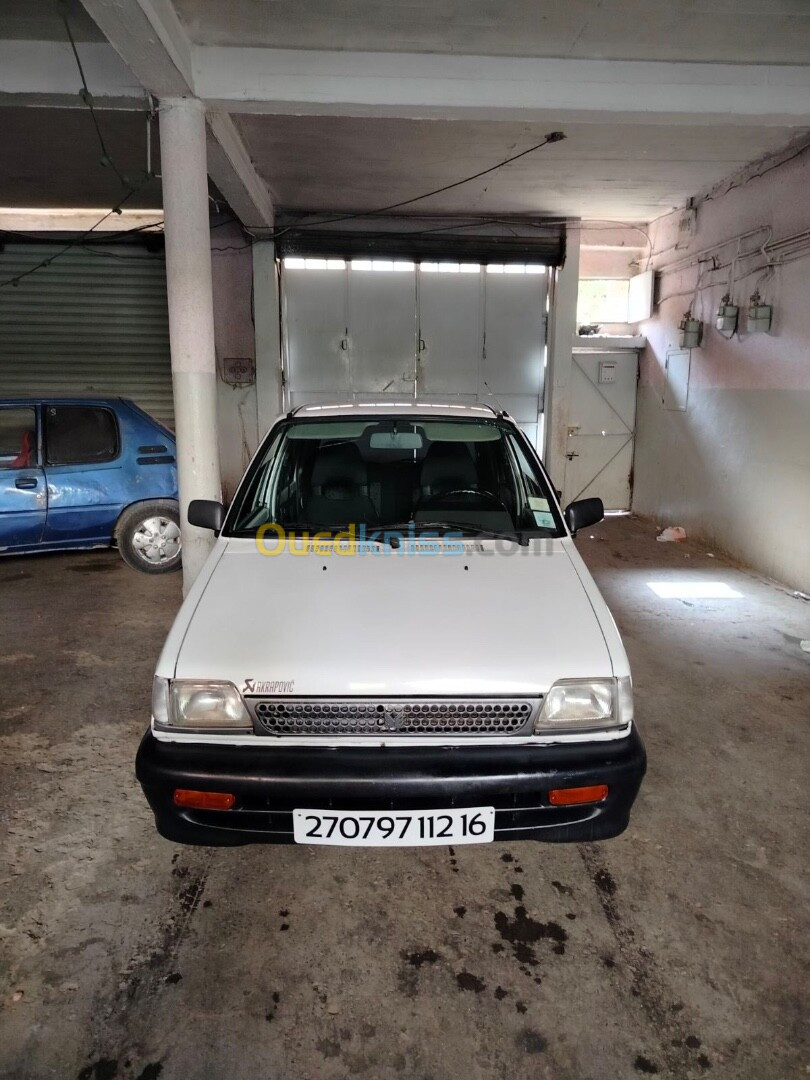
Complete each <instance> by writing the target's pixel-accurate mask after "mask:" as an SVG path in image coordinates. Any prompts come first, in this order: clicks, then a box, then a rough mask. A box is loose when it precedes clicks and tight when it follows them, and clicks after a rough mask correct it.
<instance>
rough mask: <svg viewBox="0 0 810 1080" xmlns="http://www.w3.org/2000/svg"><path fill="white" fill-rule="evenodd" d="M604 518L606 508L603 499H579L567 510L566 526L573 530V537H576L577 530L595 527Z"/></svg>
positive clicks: (567, 507)
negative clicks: (589, 526) (590, 526)
mask: <svg viewBox="0 0 810 1080" xmlns="http://www.w3.org/2000/svg"><path fill="white" fill-rule="evenodd" d="M604 516H605V508H604V506H603V505H602V500H601V499H579V500H578V501H577V502H572V503H569V504H568V506H566V508H565V524H566V525H567V526H568V528H569V529H570V530H571V535H572V536H576V534H577V529H584V528H586V527H587V526H588V525H595V524H596V523H597V521H601V520H602V518H603V517H604Z"/></svg>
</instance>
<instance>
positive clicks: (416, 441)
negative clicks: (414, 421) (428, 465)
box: [369, 431, 424, 450]
mask: <svg viewBox="0 0 810 1080" xmlns="http://www.w3.org/2000/svg"><path fill="white" fill-rule="evenodd" d="M423 443H424V440H423V439H422V436H421V435H420V434H419V432H418V431H375V432H373V433H372V435H371V438H370V439H369V446H370V447H371V449H372V450H421V449H422V446H423Z"/></svg>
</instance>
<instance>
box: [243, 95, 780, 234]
mask: <svg viewBox="0 0 810 1080" xmlns="http://www.w3.org/2000/svg"><path fill="white" fill-rule="evenodd" d="M236 122H237V126H238V128H239V130H240V131H241V133H242V135H243V138H244V141H245V145H246V146H247V148H248V151H249V153H250V155H251V158H252V160H253V162H254V164H255V165H256V168H257V170H258V172H259V174H260V175H262V176H263V177H264V179H265V180H266V182H267V184H268V186H269V187H270V189H271V192H272V193H273V196H274V201H275V203H276V205H277V206H278V207H280V208H284V209H301V210H323V209H326V210H350V211H353V210H368V209H371V208H377V207H380V206H384V205H388V204H390V203H395V202H398V201H400V200H402V199H408V198H410V197H412V196H414V195H419V194H421V193H422V192H424V191H428V190H430V189H432V188H438V187H441V186H443V185H444V184H449V183H452V182H454V181H456V180H460V179H462V178H463V177H464V176H468V175H471V174H473V173H475V172H478V171H480V170H482V169H485V168H487V167H489V166H491V165H494V164H496V163H497V162H498V161H501V160H503V159H504V158H506V157H509V156H511V155H512V154H515V153H519V152H520V151H521V150H524V149H526V148H528V147H529V146H531V145H533V144H534V143H537V142H539V141H540V139H541V138H542V137H543V135H544V134H545V132H546V131H548V130H549V127H550V126H553V125H549V124H545V125H537V124H525V123H507V122H488V121H483V122H467V121H462V120H455V121H433V120H402V119H380V118H356V117H322V116H320V117H319V116H255V115H241V116H237V117H236ZM565 129H566V133H567V135H568V138H567V139H566V141H565V142H562V143H555V144H553V145H551V146H548V147H545V148H543V149H542V150H539V151H537V152H536V153H534V154H530V155H528V156H527V157H525V158H523V159H521V160H520V161H517V162H515V163H514V164H512V165H508V166H506V167H505V168H503V169H501V170H499V171H497V172H495V173H492V174H490V175H489V176H486V177H482V178H481V179H480V180H476V181H473V182H471V183H470V184H464V185H462V186H461V187H458V188H455V189H454V190H453V191H449V192H446V193H444V194H442V195H437V196H433V197H431V198H430V199H425V200H424V201H421V202H419V203H418V204H415V205H414V206H412V207H410V208H408V209H407V210H406V211H405V212H410V213H434V212H435V213H473V214H481V213H484V214H490V213H550V214H559V215H570V216H582V217H590V218H618V219H621V220H630V221H649V220H651V219H652V218H655V217H659V216H660V215H661V214H663V213H666V212H667V211H668V210H670V209H671V208H672V207H674V206H677V205H679V204H680V205H682V204H683V202H684V200H685V199H686V198H687V197H688V196H689V195H691V194H694V193H695V192H697V191H698V190H699V189H701V188H702V187H705V186H706V185H708V184H711V183H713V182H715V181H717V180H720V179H722V178H723V177H724V176H726V175H728V174H729V173H731V172H733V171H735V170H736V169H737V168H739V167H740V166H742V165H744V164H746V163H747V162H749V161H751V160H752V159H754V158H756V157H758V156H760V155H762V154H764V153H766V152H768V151H770V150H774V149H777V148H779V147H781V146H782V145H783V144H784V143H786V142H787V141H788V140H789V139H790V138H791V137H792V135H793V134H794V133H795V129H792V128H781V127H768V128H764V127H759V128H750V127H742V126H737V127H728V126H722V127H718V126H694V127H693V126H688V125H686V126H684V125H678V126H673V125H666V126H656V125H644V126H638V125H618V124H604V125H596V124H566V125H565Z"/></svg>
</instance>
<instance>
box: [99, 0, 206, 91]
mask: <svg viewBox="0 0 810 1080" xmlns="http://www.w3.org/2000/svg"><path fill="white" fill-rule="evenodd" d="M82 4H83V5H84V7H85V8H86V9H87V12H88V14H89V15H90V17H91V18H92V19H93V21H94V22H95V23H96V25H97V26H98V27H99V29H100V30H101V31H102V33H103V34H104V36H105V37H106V38H107V40H108V41H109V42H110V44H111V45H112V46H113V48H114V49H115V51H116V52H117V53H118V55H119V56H120V57H121V59H122V60H123V61H124V63H125V64H126V65H127V67H128V68H129V69H130V71H132V73H133V74H134V75H135V76H136V77H137V78H138V79H139V80H140V82H141V85H142V86H145V87H146V89H147V90H148V91H149V92H150V93H151V94H154V95H155V97H157V98H164V97H185V96H187V95H190V94H191V93H192V92H193V91H192V88H191V81H192V79H191V69H192V63H191V44H190V42H189V40H188V38H187V37H186V33H185V31H184V30H183V27H182V26H181V24H180V20H179V19H178V18H177V12H176V11H175V10H174V7H173V6H172V4H171V2H170V0H82Z"/></svg>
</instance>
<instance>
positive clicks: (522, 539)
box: [379, 521, 529, 547]
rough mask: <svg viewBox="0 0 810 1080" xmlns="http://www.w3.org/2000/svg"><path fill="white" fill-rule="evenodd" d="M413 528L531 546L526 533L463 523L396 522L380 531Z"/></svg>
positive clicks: (403, 530)
mask: <svg viewBox="0 0 810 1080" xmlns="http://www.w3.org/2000/svg"><path fill="white" fill-rule="evenodd" d="M411 526H413V528H414V529H415V530H417V532H419V531H421V530H423V529H431V530H432V529H437V530H438V529H445V530H450V531H452V532H460V533H465V532H466V533H468V534H470V533H471V534H472V535H473V536H478V537H480V538H481V539H482V540H514V541H515V542H516V543H518V544H520V546H521V547H528V546H529V538H528V536H527V535H526V534H525V533H524V532H516V531H515V530H512V529H508V530H506V531H499V530H498V529H487V528H486V527H485V526H483V525H475V524H472V523H470V522H461V521H395V522H394V523H393V524H391V525H380V527H379V531H380V532H383V533H387V532H391V531H398V532H407V531H408V530H409V529H410V528H411Z"/></svg>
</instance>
